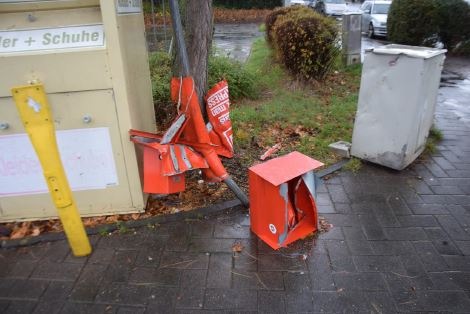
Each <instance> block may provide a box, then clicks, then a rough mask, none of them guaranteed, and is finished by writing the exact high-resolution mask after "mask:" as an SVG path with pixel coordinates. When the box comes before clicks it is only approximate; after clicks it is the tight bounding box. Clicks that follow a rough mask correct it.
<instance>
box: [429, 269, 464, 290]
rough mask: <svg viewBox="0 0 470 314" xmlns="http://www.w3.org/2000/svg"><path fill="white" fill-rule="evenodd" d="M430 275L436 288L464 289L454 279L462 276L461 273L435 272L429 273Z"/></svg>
mask: <svg viewBox="0 0 470 314" xmlns="http://www.w3.org/2000/svg"><path fill="white" fill-rule="evenodd" d="M428 275H429V278H430V279H431V280H432V282H433V284H434V286H435V287H438V288H439V290H453V291H458V290H462V287H460V286H459V284H458V282H457V281H456V280H455V279H454V278H455V276H460V275H462V274H461V273H459V272H457V273H455V272H435V273H429V274H428Z"/></svg>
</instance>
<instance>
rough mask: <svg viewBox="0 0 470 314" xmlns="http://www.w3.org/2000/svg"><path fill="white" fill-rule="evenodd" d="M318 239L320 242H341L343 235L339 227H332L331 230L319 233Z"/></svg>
mask: <svg viewBox="0 0 470 314" xmlns="http://www.w3.org/2000/svg"><path fill="white" fill-rule="evenodd" d="M318 238H319V239H321V240H343V239H344V235H343V232H342V230H341V228H340V227H335V226H333V228H331V229H330V230H328V231H327V232H325V233H320V234H319V236H318Z"/></svg>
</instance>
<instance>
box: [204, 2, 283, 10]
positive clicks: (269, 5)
mask: <svg viewBox="0 0 470 314" xmlns="http://www.w3.org/2000/svg"><path fill="white" fill-rule="evenodd" d="M213 5H214V6H217V7H224V8H230V9H274V8H275V7H281V6H282V5H283V1H282V0H244V1H239V0H238V1H237V0H214V1H213Z"/></svg>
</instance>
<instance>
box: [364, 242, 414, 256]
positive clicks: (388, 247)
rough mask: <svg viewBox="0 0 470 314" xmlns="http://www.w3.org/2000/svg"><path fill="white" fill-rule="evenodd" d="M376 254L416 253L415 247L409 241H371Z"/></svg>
mask: <svg viewBox="0 0 470 314" xmlns="http://www.w3.org/2000/svg"><path fill="white" fill-rule="evenodd" d="M370 245H371V246H372V250H373V251H374V253H375V255H405V254H410V253H414V252H415V251H414V248H413V247H412V246H411V244H410V243H409V242H407V241H370Z"/></svg>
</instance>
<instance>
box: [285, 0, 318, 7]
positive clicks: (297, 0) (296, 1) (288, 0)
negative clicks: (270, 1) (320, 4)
mask: <svg viewBox="0 0 470 314" xmlns="http://www.w3.org/2000/svg"><path fill="white" fill-rule="evenodd" d="M315 2H316V0H285V1H284V3H285V6H291V5H305V6H309V7H313V6H314V5H315Z"/></svg>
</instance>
